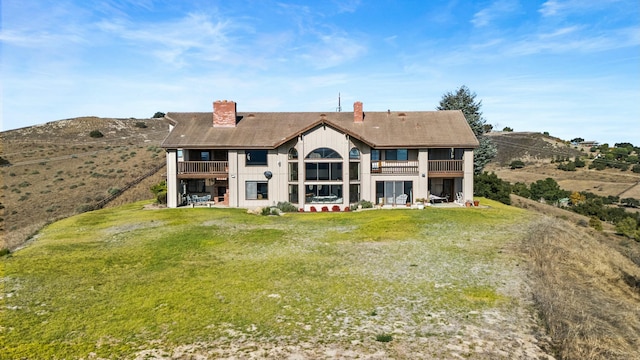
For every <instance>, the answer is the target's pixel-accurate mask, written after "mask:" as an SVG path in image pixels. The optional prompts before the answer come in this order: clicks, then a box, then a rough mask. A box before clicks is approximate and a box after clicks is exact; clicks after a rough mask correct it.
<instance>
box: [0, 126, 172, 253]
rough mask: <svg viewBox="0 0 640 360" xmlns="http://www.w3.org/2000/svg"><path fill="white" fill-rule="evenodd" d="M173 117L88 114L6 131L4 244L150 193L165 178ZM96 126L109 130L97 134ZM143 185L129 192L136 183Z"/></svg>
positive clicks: (2, 138)
mask: <svg viewBox="0 0 640 360" xmlns="http://www.w3.org/2000/svg"><path fill="white" fill-rule="evenodd" d="M168 129H169V124H168V122H167V120H165V119H105V118H96V117H81V118H74V119H68V120H60V121H53V122H49V123H46V124H43V125H38V126H32V127H27V128H22V129H17V130H10V131H5V132H2V133H0V146H1V147H2V148H1V149H0V156H1V157H2V158H3V159H4V160H7V161H9V163H10V165H8V166H3V167H0V174H1V175H2V180H3V184H2V187H1V188H0V199H1V200H0V202H1V209H0V218H1V219H2V221H1V222H0V234H1V239H0V248H3V247H8V248H10V249H14V248H16V247H17V246H20V245H21V244H22V243H23V242H24V241H25V240H26V239H27V238H28V237H29V236H31V235H33V234H34V233H35V232H36V231H38V230H39V229H40V228H41V227H42V226H43V225H44V224H47V223H50V222H52V221H55V220H59V219H62V218H65V217H68V216H70V215H73V214H76V213H80V212H83V211H87V210H91V209H94V208H96V207H101V206H103V205H104V204H105V201H106V200H109V199H110V198H111V197H113V195H117V196H118V197H119V199H118V200H119V201H118V203H121V202H122V201H123V200H124V201H127V202H131V201H135V200H141V199H148V198H150V197H151V196H152V195H151V193H150V191H149V186H150V184H152V183H157V182H159V181H161V180H162V179H163V177H164V169H162V166H163V165H164V164H165V156H164V152H163V151H162V149H160V148H159V145H160V143H161V141H162V139H164V137H165V136H166V135H167V133H168ZM94 130H97V131H99V132H100V133H102V134H103V137H100V138H95V137H91V136H90V133H91V132H92V131H94ZM143 178H145V179H147V180H146V181H145V182H144V183H143V184H142V185H140V186H139V187H137V188H136V187H133V188H131V189H129V190H127V191H126V192H125V193H121V191H122V190H123V189H126V188H127V187H129V186H130V185H131V184H133V183H136V182H137V181H139V180H141V179H143Z"/></svg>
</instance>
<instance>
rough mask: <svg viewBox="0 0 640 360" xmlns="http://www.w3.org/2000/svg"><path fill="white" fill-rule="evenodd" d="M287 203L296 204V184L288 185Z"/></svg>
mask: <svg viewBox="0 0 640 360" xmlns="http://www.w3.org/2000/svg"><path fill="white" fill-rule="evenodd" d="M289 202H290V203H292V204H297V203H298V184H289Z"/></svg>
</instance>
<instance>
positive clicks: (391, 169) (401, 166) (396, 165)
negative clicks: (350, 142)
mask: <svg viewBox="0 0 640 360" xmlns="http://www.w3.org/2000/svg"><path fill="white" fill-rule="evenodd" d="M371 173H372V174H402V175H404V174H417V173H418V161H417V160H379V161H372V162H371Z"/></svg>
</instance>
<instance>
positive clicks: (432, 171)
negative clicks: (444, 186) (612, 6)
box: [429, 160, 464, 177]
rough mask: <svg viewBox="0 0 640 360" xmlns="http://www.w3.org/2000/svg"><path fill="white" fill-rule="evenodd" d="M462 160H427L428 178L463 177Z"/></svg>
mask: <svg viewBox="0 0 640 360" xmlns="http://www.w3.org/2000/svg"><path fill="white" fill-rule="evenodd" d="M463 175H464V162H463V160H429V176H430V177H448V176H463Z"/></svg>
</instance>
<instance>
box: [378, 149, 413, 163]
mask: <svg viewBox="0 0 640 360" xmlns="http://www.w3.org/2000/svg"><path fill="white" fill-rule="evenodd" d="M384 156H385V160H401V161H407V160H409V153H408V151H407V149H393V150H385V151H384Z"/></svg>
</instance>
